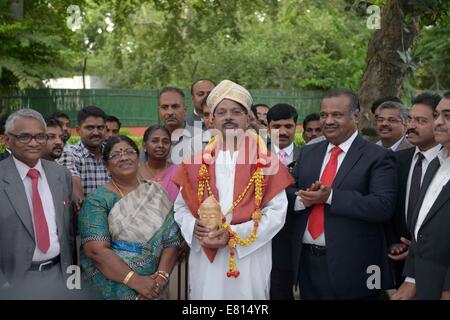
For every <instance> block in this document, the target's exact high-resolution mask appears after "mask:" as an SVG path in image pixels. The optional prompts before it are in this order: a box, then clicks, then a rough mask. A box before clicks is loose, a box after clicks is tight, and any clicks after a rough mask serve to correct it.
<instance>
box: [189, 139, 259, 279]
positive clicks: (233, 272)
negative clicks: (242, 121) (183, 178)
mask: <svg viewBox="0 0 450 320" xmlns="http://www.w3.org/2000/svg"><path fill="white" fill-rule="evenodd" d="M252 134H253V138H254V139H255V140H256V141H257V144H258V148H259V151H260V152H259V153H258V160H257V163H256V169H255V172H254V173H253V175H252V176H251V178H250V180H249V181H248V183H247V186H246V187H245V188H244V190H243V191H242V193H241V194H240V195H239V196H238V197H237V199H236V200H235V201H233V205H232V206H231V208H230V209H229V210H228V211H227V213H226V214H225V215H224V216H223V217H222V225H221V228H224V229H226V230H227V231H228V235H229V240H228V248H229V250H230V259H229V263H228V272H227V277H229V278H230V277H234V278H237V277H239V274H240V272H239V271H238V270H237V267H236V261H235V251H236V246H237V245H240V246H249V245H251V244H252V243H253V242H255V240H256V238H257V235H256V234H257V231H258V226H259V221H260V220H261V211H260V209H261V202H262V198H263V194H264V173H263V167H264V166H265V165H266V161H265V160H264V159H263V158H261V157H259V155H260V154H263V155H266V154H267V149H266V146H265V144H264V141H263V140H262V139H261V137H260V136H258V135H257V134H256V133H252ZM216 144H217V141H216V137H213V138H212V139H211V141H210V142H209V143H208V145H207V146H206V148H205V150H204V152H203V157H202V165H201V166H200V170H199V174H198V193H197V195H198V199H199V202H200V203H201V202H202V201H203V194H204V190H205V187H206V189H207V192H208V195H210V196H211V195H213V193H212V190H211V186H210V184H209V178H210V176H209V173H208V168H207V165H206V163H205V161H207V162H210V161H211V159H212V153H213V152H214V150H215V147H216ZM252 184H254V185H255V211H254V212H253V214H252V220H253V229H252V232H251V233H250V235H249V236H248V237H247V239H242V238H241V237H240V236H239V235H238V234H237V233H236V232H235V231H233V230H232V229H231V226H230V225H229V224H228V223H226V218H225V216H226V215H227V214H229V213H230V212H232V211H233V210H234V208H236V206H237V205H238V204H239V203H240V202H241V201H242V199H244V197H245V195H246V193H247V191H248V190H249V189H250V187H251V186H252Z"/></svg>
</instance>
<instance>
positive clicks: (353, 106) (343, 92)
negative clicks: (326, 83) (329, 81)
mask: <svg viewBox="0 0 450 320" xmlns="http://www.w3.org/2000/svg"><path fill="white" fill-rule="evenodd" d="M340 96H347V97H349V98H350V111H351V112H352V113H355V112H356V111H359V99H358V96H357V95H356V93H354V92H353V91H352V90H349V89H344V88H338V89H331V90H330V91H328V92H327V93H325V95H324V96H323V98H322V101H323V100H324V99H327V98H334V97H340Z"/></svg>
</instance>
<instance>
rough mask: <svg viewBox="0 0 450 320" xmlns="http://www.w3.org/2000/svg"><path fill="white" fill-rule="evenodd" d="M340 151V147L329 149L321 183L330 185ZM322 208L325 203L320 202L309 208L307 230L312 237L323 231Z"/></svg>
mask: <svg viewBox="0 0 450 320" xmlns="http://www.w3.org/2000/svg"><path fill="white" fill-rule="evenodd" d="M341 152H342V149H341V148H339V147H334V148H333V149H331V156H330V160H328V163H327V165H326V167H325V169H324V170H323V173H322V177H321V178H320V182H322V184H324V185H326V186H330V187H331V185H332V184H333V181H334V177H335V176H336V170H337V165H338V159H337V158H338V155H339V154H340V153H341ZM324 208H325V205H324V204H323V203H321V204H316V205H314V206H313V207H312V209H311V214H310V215H309V220H308V231H309V233H310V234H311V236H312V238H313V239H316V238H317V237H318V236H320V235H321V234H322V232H323V221H324V218H323V215H324Z"/></svg>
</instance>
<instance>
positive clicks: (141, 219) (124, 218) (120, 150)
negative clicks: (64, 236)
mask: <svg viewBox="0 0 450 320" xmlns="http://www.w3.org/2000/svg"><path fill="white" fill-rule="evenodd" d="M103 160H104V161H105V163H106V166H107V168H108V170H109V172H110V174H111V178H112V180H111V182H109V183H107V184H105V185H104V186H101V187H99V188H97V190H96V191H94V192H93V193H91V194H89V195H88V196H87V198H86V200H85V202H84V205H83V208H82V210H81V212H80V216H79V223H80V234H81V241H82V250H81V259H80V260H81V267H82V276H83V280H84V281H85V284H87V285H88V287H89V289H90V290H91V291H92V293H93V294H94V295H95V296H96V298H99V299H114V300H115V299H133V300H134V299H157V298H158V297H160V294H161V293H162V292H163V289H164V288H165V287H166V285H167V282H168V279H169V276H170V273H171V271H172V269H173V267H174V265H175V264H176V261H177V251H178V247H179V246H180V243H181V241H182V238H181V234H180V230H179V228H178V226H177V224H176V223H175V221H174V219H173V211H172V201H171V200H170V198H169V196H168V194H167V192H166V191H165V190H164V189H163V188H162V187H161V186H160V185H159V184H157V183H152V182H145V181H144V182H143V181H140V180H139V179H138V148H137V146H136V144H135V143H134V142H133V141H132V140H131V139H130V138H128V137H126V136H118V137H112V138H111V139H109V140H108V141H107V143H106V145H105V147H104V150H103Z"/></svg>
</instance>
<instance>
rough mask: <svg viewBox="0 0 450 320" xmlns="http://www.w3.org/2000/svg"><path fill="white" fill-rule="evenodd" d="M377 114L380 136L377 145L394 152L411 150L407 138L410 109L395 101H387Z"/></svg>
mask: <svg viewBox="0 0 450 320" xmlns="http://www.w3.org/2000/svg"><path fill="white" fill-rule="evenodd" d="M376 112H377V115H376V117H375V121H376V123H377V131H378V135H379V136H380V141H378V142H377V144H378V145H380V146H382V147H385V148H387V149H391V150H392V151H400V150H403V149H408V148H411V147H412V144H411V143H409V142H408V139H406V136H405V133H406V121H407V118H408V113H409V111H408V108H407V107H406V106H404V105H403V104H401V103H398V102H395V101H386V102H383V103H382V104H381V105H380V106H379V107H378V108H377V110H376Z"/></svg>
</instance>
